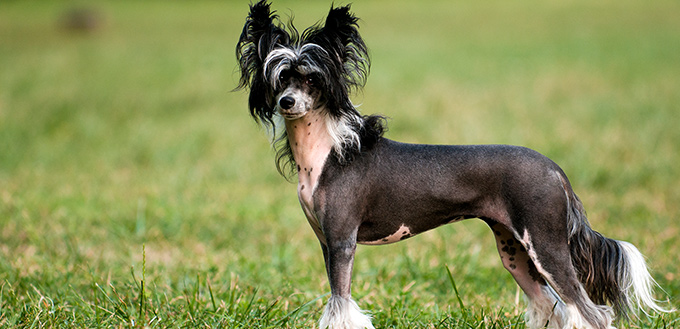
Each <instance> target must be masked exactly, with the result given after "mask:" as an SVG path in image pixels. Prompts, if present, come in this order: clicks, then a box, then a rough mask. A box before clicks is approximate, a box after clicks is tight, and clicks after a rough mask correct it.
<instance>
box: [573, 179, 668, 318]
mask: <svg viewBox="0 0 680 329" xmlns="http://www.w3.org/2000/svg"><path fill="white" fill-rule="evenodd" d="M568 191H569V192H568V194H569V225H570V229H571V230H570V238H569V243H570V246H571V259H572V263H573V264H574V267H575V268H576V271H577V272H578V276H579V281H581V283H582V284H583V286H584V288H585V289H586V291H587V292H588V295H589V297H590V298H591V299H592V300H593V302H595V303H597V304H600V305H605V304H610V305H611V306H612V308H613V309H614V312H615V313H616V315H617V316H618V317H619V318H620V319H624V320H628V319H630V317H631V312H632V314H633V315H635V314H637V313H636V312H635V311H637V310H638V309H640V310H642V311H643V312H645V313H646V311H645V308H647V309H650V310H653V311H657V312H669V311H670V310H667V309H665V308H663V307H661V306H659V304H658V301H657V300H656V299H654V297H653V294H652V293H653V289H654V287H657V286H658V285H657V284H656V282H655V281H654V279H653V278H652V276H651V275H650V274H649V270H648V269H647V264H646V263H645V259H644V256H642V254H641V253H640V251H638V249H637V248H635V246H633V245H632V244H630V243H628V242H625V241H617V240H613V239H610V238H607V237H605V236H603V235H602V234H600V233H598V232H596V231H594V230H593V229H592V228H591V227H590V224H589V223H588V219H587V218H586V213H585V210H584V209H583V204H582V203H581V201H580V200H579V198H578V197H577V196H576V194H574V193H573V191H571V188H569V189H568Z"/></svg>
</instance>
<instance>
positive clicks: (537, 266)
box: [236, 1, 665, 329]
mask: <svg viewBox="0 0 680 329" xmlns="http://www.w3.org/2000/svg"><path fill="white" fill-rule="evenodd" d="M357 21H358V19H357V18H356V17H355V16H353V15H352V14H351V13H350V8H349V6H345V7H337V8H331V10H330V12H329V14H328V17H327V18H326V21H325V23H323V24H317V25H316V26H313V27H310V28H308V29H306V30H304V32H303V33H302V34H301V35H300V34H299V33H298V31H297V30H296V29H295V28H294V27H293V25H292V23H291V24H289V25H288V27H287V28H285V27H283V25H281V23H280V22H279V21H278V16H277V15H276V14H275V12H273V11H272V10H271V9H270V4H268V3H267V2H266V1H260V2H258V3H256V4H251V6H250V14H249V15H248V17H247V19H246V24H245V26H244V28H243V32H242V34H241V38H240V40H239V42H238V45H237V47H236V56H237V58H238V61H239V64H240V71H241V78H240V83H239V86H238V88H237V89H240V88H247V89H250V97H249V108H250V113H251V115H252V116H253V117H254V118H255V119H256V120H257V121H259V122H261V123H263V124H265V125H266V126H269V127H271V128H272V129H273V130H274V131H275V135H276V134H277V133H278V135H279V137H278V138H277V139H276V141H275V147H276V149H277V167H278V168H279V171H280V172H282V174H284V175H285V174H286V173H288V172H289V171H293V172H297V177H298V196H299V200H300V204H301V206H302V209H303V211H304V213H305V215H306V217H307V220H308V221H309V223H310V224H311V226H312V228H313V229H314V232H315V233H316V235H317V237H318V239H319V241H320V243H321V248H322V250H323V255H324V259H325V262H326V271H327V274H328V278H329V282H330V287H331V297H330V299H329V301H328V303H327V305H326V308H325V310H324V312H323V315H322V317H321V320H320V323H319V326H320V327H321V328H333V329H340V328H343V329H344V328H373V325H372V324H371V318H370V316H368V315H367V314H366V313H365V312H363V311H361V310H360V309H359V307H358V306H357V304H356V303H355V302H354V301H353V300H352V299H351V293H350V286H351V275H352V266H353V261H354V253H355V249H356V245H357V243H359V244H387V243H392V242H397V241H400V240H403V239H405V238H408V237H411V236H413V235H415V234H418V233H421V232H424V231H427V230H430V229H433V228H436V227H438V226H441V225H444V224H448V223H452V222H456V221H459V220H463V219H467V218H479V219H481V220H483V221H485V222H486V223H487V224H488V225H489V227H490V228H491V230H492V231H493V233H494V235H495V238H496V246H497V248H498V252H499V253H500V256H501V259H502V263H503V266H504V267H505V268H506V269H507V270H508V271H509V272H510V273H511V274H512V276H513V277H514V278H515V280H516V281H517V283H518V284H519V286H520V287H521V288H522V290H523V291H524V293H525V294H526V296H527V298H528V301H529V306H528V310H527V313H526V320H527V326H528V327H530V328H540V327H544V326H546V325H547V326H548V327H550V328H599V329H605V328H611V325H612V321H613V318H614V314H615V313H616V315H618V316H619V317H620V318H622V319H627V318H628V316H629V315H630V310H632V309H636V308H639V307H640V308H641V307H647V308H649V309H651V310H654V311H665V310H664V309H663V308H662V307H660V306H659V305H658V304H657V301H656V300H655V299H654V297H653V296H652V288H653V286H654V285H655V282H654V281H653V279H652V277H651V276H650V274H649V272H648V270H647V266H646V265H645V260H644V258H643V256H642V255H641V254H640V252H639V251H638V250H637V249H636V248H635V247H634V246H633V245H631V244H629V243H627V242H623V241H616V240H612V239H609V238H606V237H604V236H602V235H601V234H600V233H598V232H595V231H594V230H593V229H591V227H590V225H589V224H588V220H587V219H586V215H585V211H584V209H583V205H582V204H581V201H580V200H579V198H578V197H577V196H576V194H574V192H573V190H572V188H571V185H570V183H569V181H568V180H567V177H566V175H565V174H564V172H563V171H562V169H560V167H558V166H557V165H556V164H555V163H554V162H553V161H551V160H550V159H548V158H546V157H545V156H543V155H541V154H539V153H537V152H535V151H532V150H530V149H527V148H523V147H517V146H507V145H476V146H459V145H451V146H444V145H415V144H404V143H399V142H395V141H392V140H389V139H387V138H384V137H383V131H384V130H385V120H384V119H383V118H382V117H380V116H362V115H361V114H360V113H359V112H358V111H357V110H356V108H355V107H354V105H353V104H352V102H351V101H350V98H349V94H350V92H351V91H353V90H354V89H357V88H360V87H361V86H363V84H364V82H365V79H366V76H367V73H368V68H369V59H368V53H367V52H368V51H367V47H366V45H365V43H364V41H363V40H362V38H361V37H360V35H359V33H358V31H357V27H358V24H357Z"/></svg>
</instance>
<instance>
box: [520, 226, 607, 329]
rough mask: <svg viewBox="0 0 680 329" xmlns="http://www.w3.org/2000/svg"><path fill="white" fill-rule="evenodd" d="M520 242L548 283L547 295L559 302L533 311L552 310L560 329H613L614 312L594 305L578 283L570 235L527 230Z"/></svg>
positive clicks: (542, 228)
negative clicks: (568, 237) (570, 246)
mask: <svg viewBox="0 0 680 329" xmlns="http://www.w3.org/2000/svg"><path fill="white" fill-rule="evenodd" d="M531 231H533V233H532V232H531ZM520 242H521V243H522V245H523V246H524V247H525V249H526V250H527V254H528V255H529V257H530V258H531V260H532V262H533V263H534V265H535V268H536V270H537V271H538V273H540V274H541V276H542V277H543V279H544V280H545V282H546V283H547V285H546V286H545V289H543V290H544V293H543V295H544V296H546V295H547V296H550V295H552V296H553V297H554V298H555V299H556V300H555V302H554V303H553V305H538V304H536V303H534V305H530V309H531V308H533V309H541V308H543V309H545V308H546V307H550V308H551V309H552V313H551V319H553V318H554V321H556V327H557V328H569V329H572V328H579V329H580V328H597V329H609V328H612V327H611V323H612V318H613V311H612V308H611V307H609V306H606V305H596V304H595V303H593V301H592V300H591V299H590V298H589V297H588V294H587V292H586V290H585V288H584V287H583V285H582V284H581V282H579V280H578V277H577V274H576V270H575V268H574V265H573V263H572V260H571V254H570V250H569V244H568V243H567V237H566V233H564V232H559V230H558V232H556V231H553V230H552V229H551V228H550V226H549V225H547V226H539V225H534V226H531V227H529V228H528V229H525V230H524V232H523V233H522V237H521V239H520ZM528 315H530V314H529V313H528Z"/></svg>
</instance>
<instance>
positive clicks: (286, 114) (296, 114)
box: [279, 107, 307, 120]
mask: <svg viewBox="0 0 680 329" xmlns="http://www.w3.org/2000/svg"><path fill="white" fill-rule="evenodd" d="M279 114H281V116H282V117H283V118H284V119H286V120H295V119H299V118H301V117H303V116H304V115H305V114H307V111H296V110H292V109H291V110H284V109H282V108H280V107H279Z"/></svg>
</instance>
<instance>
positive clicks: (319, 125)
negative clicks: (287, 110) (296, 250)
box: [286, 109, 333, 210]
mask: <svg viewBox="0 0 680 329" xmlns="http://www.w3.org/2000/svg"><path fill="white" fill-rule="evenodd" d="M286 133H287V134H288V142H289V143H290V149H291V151H292V153H293V158H294V159H295V164H296V166H297V168H296V169H297V171H298V197H299V198H300V202H302V203H303V205H304V206H307V207H309V210H312V209H313V206H314V203H313V200H312V196H313V193H314V189H315V188H316V185H317V183H318V180H319V175H320V174H321V171H322V169H323V165H324V163H325V162H326V158H327V157H328V154H330V151H331V148H332V147H333V139H332V138H331V136H330V134H329V133H328V129H327V128H326V120H325V117H324V114H323V113H322V111H320V110H318V109H317V110H312V111H309V113H307V114H306V115H305V116H303V117H301V118H299V119H295V120H286Z"/></svg>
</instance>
